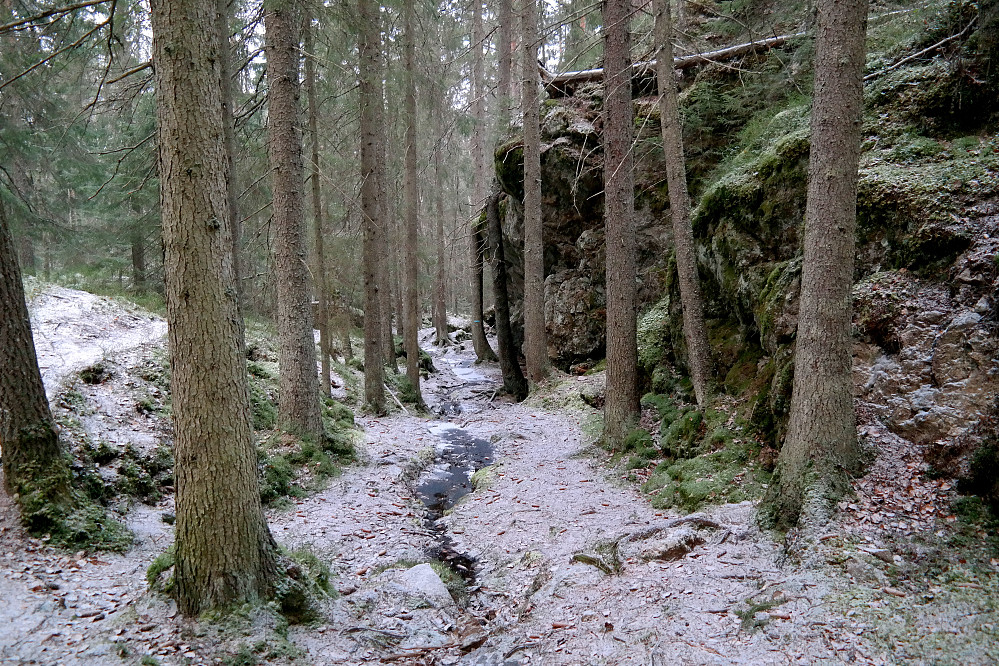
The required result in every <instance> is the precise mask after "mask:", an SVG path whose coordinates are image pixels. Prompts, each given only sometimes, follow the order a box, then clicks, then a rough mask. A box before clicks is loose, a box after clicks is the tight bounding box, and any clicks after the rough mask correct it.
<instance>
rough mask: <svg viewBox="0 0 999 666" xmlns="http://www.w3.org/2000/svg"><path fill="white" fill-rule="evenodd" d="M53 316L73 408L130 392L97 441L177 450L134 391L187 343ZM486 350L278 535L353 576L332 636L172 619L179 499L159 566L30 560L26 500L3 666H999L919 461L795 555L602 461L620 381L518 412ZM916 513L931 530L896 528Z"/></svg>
mask: <svg viewBox="0 0 999 666" xmlns="http://www.w3.org/2000/svg"><path fill="white" fill-rule="evenodd" d="M32 313H33V322H34V324H35V326H36V329H35V330H36V333H35V335H36V341H37V342H38V347H39V362H40V365H42V366H43V369H44V371H45V373H46V374H45V379H46V383H47V387H48V389H49V391H50V395H52V396H58V395H61V392H63V391H65V389H66V387H67V385H72V386H75V384H74V383H73V382H74V380H73V377H74V373H75V372H78V371H79V370H80V369H81V368H83V367H86V366H88V365H90V364H93V363H96V362H98V361H101V360H102V359H104V361H105V362H106V363H108V364H110V365H113V366H114V367H116V368H119V369H121V370H122V371H121V372H119V373H118V377H117V379H116V380H114V381H110V382H107V383H104V384H102V385H101V387H100V391H101V392H98V393H87V392H86V391H89V390H91V389H93V387H78V388H79V390H80V391H81V392H83V395H84V397H85V398H86V399H87V400H89V401H90V403H91V404H92V405H95V406H96V407H97V409H94V410H92V412H93V413H91V414H90V415H89V416H88V418H89V419H90V421H89V422H88V423H89V424H90V425H89V426H88V427H98V426H97V425H95V423H96V422H97V421H100V422H101V423H100V425H99V428H100V431H101V432H102V433H103V435H104V436H106V437H108V438H111V439H114V438H115V437H117V438H119V440H126V439H129V438H134V439H135V440H136V441H139V442H148V441H151V440H157V439H162V438H164V437H168V432H169V430H168V427H167V426H166V425H165V424H164V421H165V418H164V417H162V416H160V417H155V418H154V417H151V416H149V415H137V414H136V413H135V411H134V409H131V407H130V406H131V405H132V404H133V402H134V396H133V395H132V394H131V393H129V391H132V392H133V393H134V390H135V381H134V380H133V379H130V378H129V377H130V375H129V373H128V372H126V371H125V370H127V369H128V368H135V367H138V366H140V365H141V364H142V363H143V362H144V361H145V360H146V359H148V357H149V356H150V355H151V354H156V353H159V354H162V346H163V345H165V340H164V331H165V325H164V324H163V322H162V321H161V320H159V319H158V318H156V317H153V316H149V315H147V314H144V313H141V312H137V311H136V310H135V309H134V308H131V307H127V306H123V305H121V304H119V303H116V302H113V301H108V300H107V299H99V298H97V297H93V296H91V295H89V294H83V293H82V292H72V291H70V290H64V289H59V288H51V289H47V290H46V291H44V292H43V293H40V294H39V295H36V296H35V298H34V299H33V303H32ZM469 346H470V345H468V344H467V343H466V345H465V347H466V348H464V349H463V348H460V347H451V348H449V349H448V350H447V352H446V353H443V354H442V353H439V352H437V351H434V352H433V353H434V355H435V363H436V366H437V368H438V372H436V373H434V374H432V375H431V376H430V378H429V379H428V381H427V382H426V383H425V384H424V396H425V398H426V400H427V402H428V406H429V407H430V408H431V410H432V411H435V412H436V413H437V414H438V415H437V416H427V415H423V416H418V415H413V414H406V413H402V412H401V411H397V412H395V413H394V414H393V415H391V416H388V417H385V418H370V417H359V418H358V423H359V425H360V426H361V427H362V428H363V431H364V437H363V443H360V442H359V443H358V449H359V459H360V460H359V462H358V463H357V464H353V465H351V466H350V467H348V468H346V469H345V470H344V471H343V473H342V475H340V476H339V477H337V478H335V479H333V480H332V481H330V482H329V483H328V485H326V487H325V488H323V489H320V490H318V491H317V492H314V493H311V494H309V495H308V496H307V497H304V498H300V499H295V500H293V503H291V504H290V506H287V507H285V508H282V509H269V510H268V519H269V523H270V526H271V530H272V532H273V534H274V536H275V538H276V539H277V541H278V542H279V543H280V544H281V545H282V546H285V547H287V548H289V549H307V550H309V551H311V552H312V553H313V554H314V555H315V556H317V557H318V558H319V559H320V560H323V561H325V562H327V563H328V564H329V565H330V567H331V569H332V571H333V574H334V576H333V580H332V583H333V586H334V587H335V588H336V590H337V594H335V595H333V596H331V597H330V598H329V599H327V600H325V601H324V602H323V604H322V607H321V609H320V610H321V617H320V619H319V620H318V621H317V622H314V623H311V624H304V625H291V626H288V625H287V624H286V623H285V622H284V621H283V619H282V618H281V617H280V616H279V615H277V614H276V613H274V612H273V610H272V609H269V608H267V607H256V608H251V607H246V608H241V609H237V611H236V612H235V613H233V614H230V615H228V616H226V617H225V618H222V619H218V618H216V619H215V620H214V621H213V620H212V619H210V618H202V619H201V620H199V621H190V620H185V619H183V618H181V617H180V616H179V615H178V614H177V612H176V607H175V605H174V604H173V602H171V601H169V600H165V599H164V598H162V597H160V596H158V595H155V594H153V593H150V592H149V591H148V588H147V584H146V581H145V573H146V569H147V567H148V566H149V565H150V563H151V562H152V561H153V559H154V558H155V557H156V555H157V554H159V553H160V552H162V551H163V550H164V549H165V548H166V547H167V546H168V544H169V543H170V541H171V540H172V528H171V527H170V525H168V524H167V523H166V522H164V520H163V517H164V516H165V515H167V514H170V513H171V512H172V510H173V506H172V497H171V496H170V495H169V494H167V495H166V496H164V497H162V498H161V499H159V500H158V501H156V502H154V503H152V504H150V505H146V504H139V503H136V504H133V505H132V506H131V507H130V509H129V510H128V512H127V514H126V516H125V519H126V521H127V523H128V525H129V526H130V527H131V529H132V530H133V531H134V532H135V534H136V543H135V545H134V546H133V547H132V548H131V549H130V550H128V551H127V552H126V553H124V554H121V555H118V554H111V553H88V552H80V553H75V554H69V553H65V552H59V551H56V550H54V549H52V548H50V547H48V546H46V545H45V544H44V543H42V542H40V541H38V540H34V539H30V538H28V537H26V535H25V534H24V533H23V531H22V530H21V528H20V527H19V526H18V523H17V519H16V510H15V508H14V507H13V505H12V503H11V500H10V499H9V498H8V497H6V496H5V495H2V494H0V569H2V570H3V572H4V575H3V576H2V577H0V599H2V601H3V603H0V627H3V629H2V630H0V663H5V664H6V663H11V664H21V663H25V664H28V663H38V664H108V663H112V664H113V663H142V664H157V663H159V664H202V663H204V664H211V663H228V664H254V663H296V664H363V663H394V664H463V665H473V664H481V665H486V664H490V665H493V664H495V665H499V664H511V665H513V664H552V665H562V664H565V665H569V664H580V665H603V664H608V665H609V664H643V665H647V666H651V665H653V664H654V665H657V666H658V665H666V664H798V663H801V664H816V663H858V664H891V663H953V664H988V663H997V661H999V647H997V646H999V641H997V635H999V629H997V627H999V562H997V561H996V560H995V559H992V557H994V555H993V556H989V555H988V554H982V551H981V548H980V544H981V543H982V542H984V541H985V539H984V534H982V533H981V532H980V531H976V530H978V528H976V527H974V526H969V525H967V524H965V523H963V522H962V521H961V520H960V519H958V518H957V517H955V516H952V515H951V511H950V505H949V502H951V501H953V499H954V497H953V492H952V491H951V490H950V488H949V486H947V487H946V488H945V487H944V486H945V485H946V482H944V481H934V480H931V479H928V478H926V476H925V475H924V474H922V473H921V471H922V467H921V465H922V464H923V463H922V461H921V459H920V458H919V456H918V455H917V454H918V451H917V452H914V451H913V450H912V449H911V447H908V446H907V444H906V443H905V440H900V438H897V437H894V436H892V435H891V434H890V433H887V432H878V431H877V428H876V427H875V426H873V425H870V424H867V425H865V426H864V428H866V429H867V431H865V432H866V436H867V438H868V441H871V442H873V443H875V444H876V445H877V446H879V447H881V448H882V450H881V451H880V453H881V455H879V456H878V457H877V458H876V459H875V462H874V463H873V464H872V466H871V468H870V470H869V472H868V474H867V476H865V477H864V478H862V479H858V480H857V486H856V489H857V495H856V497H854V498H851V499H850V501H849V502H848V503H847V504H846V505H845V506H844V509H845V510H844V511H843V512H841V515H840V516H839V517H837V518H836V519H835V520H834V522H832V523H830V524H829V525H828V526H826V528H825V530H824V531H823V532H822V533H821V534H818V535H813V536H812V537H810V538H804V537H801V538H795V536H794V535H791V537H789V538H788V539H786V540H784V539H783V538H780V539H779V540H775V539H778V537H776V536H775V535H774V534H772V533H768V532H764V531H761V530H760V529H758V528H757V527H756V523H755V520H754V506H753V503H751V502H743V503H740V504H729V505H722V506H714V507H707V508H705V509H704V510H703V512H701V513H698V514H693V515H690V516H683V515H679V514H674V513H669V512H659V511H656V510H654V509H653V508H652V507H651V505H650V503H649V501H648V497H646V496H643V493H642V492H641V491H640V488H639V486H638V485H636V484H634V483H631V482H629V481H627V480H626V476H627V474H626V473H625V472H623V470H622V469H620V468H618V467H616V466H614V465H610V464H608V456H607V453H606V452H605V451H603V450H602V449H599V448H597V447H596V446H594V444H593V433H592V430H593V423H594V417H595V415H596V414H597V412H595V411H593V410H590V411H587V409H588V408H583V407H580V406H579V404H580V401H579V400H578V399H577V398H578V394H579V392H580V390H581V389H584V388H586V389H587V390H591V391H599V389H600V384H601V383H602V381H603V377H602V375H600V374H597V375H592V376H584V377H566V376H562V377H561V378H560V379H557V380H554V381H552V382H551V383H550V384H549V385H547V386H546V387H545V388H544V389H542V391H541V392H540V393H539V395H536V396H534V397H532V398H531V399H530V400H529V401H527V402H526V403H522V404H512V403H510V402H507V401H505V400H503V399H502V398H501V397H497V396H496V393H497V387H498V386H499V376H498V369H497V368H496V367H495V366H494V365H491V364H482V365H473V363H472V361H473V359H474V357H473V355H472V352H471V351H470V350H469V349H467V347H469ZM157 350H159V351H157ZM95 390H96V389H95ZM56 399H57V400H58V398H56ZM483 466H484V467H485V469H480V470H479V471H478V472H477V473H476V474H475V475H474V477H473V478H472V479H471V480H469V478H468V477H469V475H470V474H471V472H472V471H474V470H476V469H479V468H482V467H483ZM461 486H465V487H464V488H460V487H461ZM461 492H467V493H468V494H466V495H464V496H463V497H460V498H456V497H455V495H456V494H460V493H461ZM436 493H439V494H442V495H447V497H446V498H445V502H444V503H443V505H439V503H438V502H436V501H435V500H434V498H433V496H434V495H435V494H436ZM899 493H901V494H903V495H904V496H905V502H906V503H907V504H906V506H909V505H911V507H913V508H912V513H913V514H914V515H915V516H918V517H919V519H918V520H917V519H912V520H905V521H903V520H901V519H900V518H898V517H897V516H896V515H895V513H894V512H889V511H888V510H887V509H885V508H880V509H879V508H878V507H879V506H881V504H883V503H884V502H885V501H886V498H891V497H894V496H895V495H897V494H899ZM454 500H457V501H456V503H454V504H453V506H450V507H449V508H446V507H448V506H449V505H450V504H451V503H452V502H453V501H454ZM428 504H430V505H434V506H433V508H428V506H427V505H428ZM900 504H902V503H900ZM875 510H877V511H878V512H879V513H878V515H877V518H876V519H872V518H871V516H872V515H873V512H874V511H875ZM904 510H905V507H904V506H903V507H902V508H900V509H899V511H904ZM865 512H866V513H865ZM889 513H891V515H890V516H889V515H888V514H889ZM442 514H443V515H442ZM882 514H884V515H882ZM425 563H431V567H429V568H428V567H426V566H419V565H421V564H425ZM428 569H429V570H432V571H433V572H434V574H431V573H429V571H428ZM441 577H442V578H443V581H442V580H441V579H440V578H441ZM442 582H443V583H444V584H446V588H447V589H446V591H444V590H443V589H442Z"/></svg>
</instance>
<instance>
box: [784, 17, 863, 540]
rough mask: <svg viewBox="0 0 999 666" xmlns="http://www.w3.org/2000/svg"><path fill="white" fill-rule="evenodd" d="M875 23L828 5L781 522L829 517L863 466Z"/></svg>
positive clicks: (820, 48) (818, 65) (819, 43)
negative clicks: (869, 31)
mask: <svg viewBox="0 0 999 666" xmlns="http://www.w3.org/2000/svg"><path fill="white" fill-rule="evenodd" d="M866 23H867V0H829V1H828V2H821V3H819V6H818V25H817V35H816V42H815V94H814V98H813V101H812V121H811V130H812V147H811V154H810V157H809V161H808V202H807V204H806V209H805V238H804V259H803V263H802V271H801V300H800V307H799V314H798V334H797V342H796V345H795V357H794V388H793V391H792V395H791V416H790V420H789V423H788V430H787V437H786V438H785V440H784V446H783V448H782V449H781V452H780V458H779V460H778V465H777V475H776V483H774V484H772V485H771V486H770V489H769V490H768V492H767V497H766V498H765V503H766V506H767V507H768V509H769V510H770V511H771V512H772V517H773V518H774V522H775V523H776V525H777V526H778V527H781V528H787V527H791V526H794V525H796V524H798V522H799V519H800V520H802V521H804V522H805V523H806V524H811V523H823V522H825V521H826V520H827V519H828V517H829V515H830V514H831V512H832V502H833V501H835V500H836V499H838V497H840V496H841V495H842V493H843V492H844V491H846V490H847V489H848V488H849V482H848V479H847V478H846V474H847V473H848V472H851V471H855V470H856V469H857V466H858V460H859V449H858V445H857V427H856V419H855V416H854V412H853V379H852V377H851V367H852V358H851V344H850V319H851V298H850V291H851V286H852V283H853V257H854V251H855V244H856V242H855V239H854V229H855V227H856V221H857V166H858V163H859V160H860V121H861V115H862V112H863V92H864V91H863V72H864V60H865V46H864V40H865V36H866Z"/></svg>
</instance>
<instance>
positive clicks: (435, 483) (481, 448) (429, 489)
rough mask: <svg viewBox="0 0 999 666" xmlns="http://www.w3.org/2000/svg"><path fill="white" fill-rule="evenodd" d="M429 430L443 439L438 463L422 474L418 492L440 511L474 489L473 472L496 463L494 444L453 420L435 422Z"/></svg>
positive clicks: (434, 511) (430, 505) (439, 447)
mask: <svg viewBox="0 0 999 666" xmlns="http://www.w3.org/2000/svg"><path fill="white" fill-rule="evenodd" d="M429 430H430V434H432V435H434V436H436V437H437V438H438V439H439V440H440V441H439V442H438V444H437V446H436V458H435V460H434V463H433V465H431V467H430V468H429V469H428V470H427V471H426V472H425V473H424V474H423V475H422V476H421V477H420V480H419V482H418V484H417V486H416V493H417V495H419V497H420V500H421V501H422V502H423V504H424V505H425V506H426V507H427V509H429V510H430V511H431V512H432V513H435V514H437V515H440V514H442V513H443V512H444V511H446V510H447V509H450V508H451V507H452V506H454V504H455V502H457V501H458V500H459V499H461V498H462V497H464V496H465V495H467V494H468V493H470V492H472V490H473V488H472V481H471V478H472V474H474V473H475V472H476V470H479V469H482V468H483V467H486V466H488V465H491V464H492V462H493V447H492V444H490V443H489V442H487V441H486V440H484V439H481V438H478V437H473V436H472V435H470V434H469V433H468V432H466V431H464V430H462V429H461V428H459V427H457V426H455V425H453V424H451V423H435V424H433V425H431V426H430V428H429Z"/></svg>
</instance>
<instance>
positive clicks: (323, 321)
mask: <svg viewBox="0 0 999 666" xmlns="http://www.w3.org/2000/svg"><path fill="white" fill-rule="evenodd" d="M304 25H305V81H306V85H307V86H308V91H309V92H308V98H309V138H310V139H311V148H312V160H311V161H312V168H311V169H310V171H311V176H310V179H311V180H312V228H313V231H314V235H313V238H314V239H315V250H316V257H315V268H314V269H313V272H314V273H315V283H316V300H317V301H318V302H319V307H318V308H317V310H318V312H317V313H316V314H317V316H318V318H319V321H318V322H317V324H318V328H319V353H320V356H321V366H322V380H321V382H320V387H319V388H320V389H321V390H322V392H323V393H324V394H325V395H326V396H329V397H332V395H333V385H332V384H331V383H330V371H331V367H330V356H332V349H331V348H332V344H331V341H330V315H329V307H328V305H329V285H328V283H327V281H326V248H325V245H324V239H325V236H326V234H325V232H324V230H323V197H322V178H321V171H320V168H319V96H318V95H317V94H316V53H315V40H314V39H313V27H312V17H311V15H309V16H307V17H306V20H305V21H304Z"/></svg>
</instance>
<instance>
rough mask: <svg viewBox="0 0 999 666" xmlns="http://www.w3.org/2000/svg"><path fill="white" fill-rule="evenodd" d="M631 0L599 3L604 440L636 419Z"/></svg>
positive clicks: (613, 439) (618, 435)
mask: <svg viewBox="0 0 999 666" xmlns="http://www.w3.org/2000/svg"><path fill="white" fill-rule="evenodd" d="M630 14H631V0H607V1H606V2H605V3H604V23H605V38H604V229H605V230H606V243H605V244H606V247H607V262H606V265H607V268H606V270H607V280H606V282H607V397H606V401H605V403H604V439H605V440H606V441H607V442H609V443H612V444H616V443H618V442H621V441H623V440H624V437H625V435H627V433H628V431H629V430H630V429H631V428H633V427H635V425H637V423H638V416H639V405H638V370H637V366H638V341H637V320H636V317H637V314H636V311H635V298H636V294H635V275H636V269H635V186H634V173H633V166H632V155H631V133H632V105H631V32H630V29H629V21H630Z"/></svg>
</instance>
